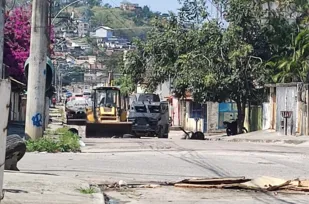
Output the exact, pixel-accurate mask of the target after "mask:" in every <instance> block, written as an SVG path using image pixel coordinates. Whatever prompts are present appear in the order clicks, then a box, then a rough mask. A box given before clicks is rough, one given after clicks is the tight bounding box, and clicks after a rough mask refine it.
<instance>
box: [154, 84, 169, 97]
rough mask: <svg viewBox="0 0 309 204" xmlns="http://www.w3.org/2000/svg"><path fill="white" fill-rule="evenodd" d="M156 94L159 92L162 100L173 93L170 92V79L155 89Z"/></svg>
mask: <svg viewBox="0 0 309 204" xmlns="http://www.w3.org/2000/svg"><path fill="white" fill-rule="evenodd" d="M155 93H156V94H159V96H160V98H161V100H164V99H166V98H167V97H169V96H170V95H171V93H170V83H169V82H168V81H166V82H164V83H162V84H160V85H159V86H158V87H157V90H156V91H155Z"/></svg>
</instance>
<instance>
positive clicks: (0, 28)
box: [0, 0, 5, 79]
mask: <svg viewBox="0 0 309 204" xmlns="http://www.w3.org/2000/svg"><path fill="white" fill-rule="evenodd" d="M4 13H5V0H0V15H1V16H0V79H4V78H5V66H4V65H3V47H4Z"/></svg>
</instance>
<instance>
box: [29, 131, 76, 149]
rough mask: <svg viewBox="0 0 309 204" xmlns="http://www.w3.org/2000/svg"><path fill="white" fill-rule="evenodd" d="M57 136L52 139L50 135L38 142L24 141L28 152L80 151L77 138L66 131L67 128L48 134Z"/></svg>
mask: <svg viewBox="0 0 309 204" xmlns="http://www.w3.org/2000/svg"><path fill="white" fill-rule="evenodd" d="M50 134H53V135H57V137H54V138H52V137H51V136H50V135H47V136H44V137H42V138H40V139H38V140H28V141H26V145H27V151H28V152H35V151H38V152H51V153H56V152H78V151H80V144H79V137H78V135H76V134H73V133H72V132H70V131H69V130H68V128H59V129H58V130H56V131H54V132H53V133H50Z"/></svg>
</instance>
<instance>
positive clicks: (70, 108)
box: [65, 96, 91, 124]
mask: <svg viewBox="0 0 309 204" xmlns="http://www.w3.org/2000/svg"><path fill="white" fill-rule="evenodd" d="M90 104H91V100H90V99H87V98H85V97H83V96H81V97H76V96H75V97H72V98H70V100H69V101H68V102H67V103H66V105H65V111H66V116H67V124H72V123H85V122H86V107H88V106H90Z"/></svg>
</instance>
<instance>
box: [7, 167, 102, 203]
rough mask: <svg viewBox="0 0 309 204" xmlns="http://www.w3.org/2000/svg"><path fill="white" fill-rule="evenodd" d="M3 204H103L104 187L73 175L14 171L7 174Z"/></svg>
mask: <svg viewBox="0 0 309 204" xmlns="http://www.w3.org/2000/svg"><path fill="white" fill-rule="evenodd" d="M4 178H5V180H4V199H3V200H2V203H3V204H16V203H25V204H36V203H37V204H41V203H46V204H61V203H63V204H76V203H85V204H86V203H87V204H103V203H104V196H103V194H102V192H101V190H100V189H99V188H97V187H95V186H93V185H90V184H89V183H87V182H85V181H83V180H79V179H75V178H72V177H64V176H59V175H57V174H52V173H39V172H12V171H5V174H4Z"/></svg>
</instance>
